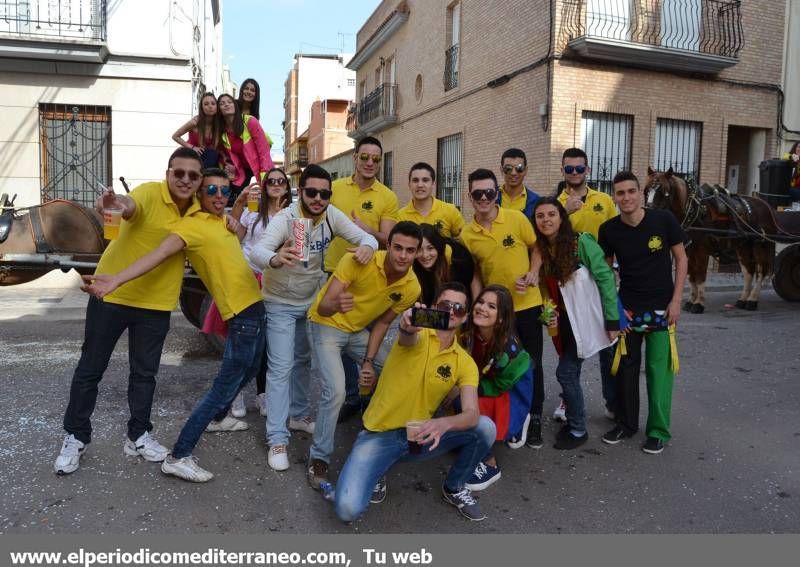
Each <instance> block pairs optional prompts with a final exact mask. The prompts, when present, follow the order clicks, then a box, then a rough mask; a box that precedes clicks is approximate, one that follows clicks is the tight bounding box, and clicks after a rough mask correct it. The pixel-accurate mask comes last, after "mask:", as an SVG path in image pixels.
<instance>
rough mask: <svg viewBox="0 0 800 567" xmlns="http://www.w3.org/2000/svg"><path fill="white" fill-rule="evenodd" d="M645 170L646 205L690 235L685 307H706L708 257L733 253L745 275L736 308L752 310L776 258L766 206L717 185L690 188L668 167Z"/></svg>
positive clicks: (694, 309) (695, 310) (700, 309)
mask: <svg viewBox="0 0 800 567" xmlns="http://www.w3.org/2000/svg"><path fill="white" fill-rule="evenodd" d="M647 173H648V176H647V184H646V185H645V202H646V204H647V206H648V207H651V208H656V209H668V210H669V211H671V212H672V213H673V214H674V215H675V218H677V219H678V222H679V223H681V226H682V227H683V229H684V230H685V231H686V232H687V234H688V235H689V238H690V242H689V244H688V245H687V248H686V254H687V256H688V259H689V284H690V287H691V295H690V297H689V300H688V301H687V302H686V303H684V309H686V310H687V311H689V312H691V313H702V312H703V311H704V310H705V282H706V275H707V273H708V259H709V257H711V256H713V257H715V258H717V259H719V258H720V257H722V258H724V257H726V256H731V255H733V254H735V255H736V258H737V259H738V261H739V264H740V266H741V268H742V274H743V275H744V289H743V290H742V293H741V295H740V296H739V300H738V301H737V302H736V307H738V308H740V309H747V310H750V311H754V310H756V309H757V308H758V297H759V294H760V293H761V286H762V285H763V284H764V281H765V280H766V278H768V277H770V276H771V275H772V272H773V265H774V259H775V242H774V241H773V240H771V239H769V238H766V237H765V235H766V233H771V232H772V231H771V230H770V229H769V227H772V226H773V220H774V215H773V213H772V210H771V208H770V206H769V205H768V204H767V203H766V202H765V201H763V200H761V199H758V198H755V197H740V196H738V195H730V194H729V193H728V192H727V191H726V190H725V189H724V188H721V187H718V186H715V187H711V186H709V185H705V184H704V185H703V186H702V187H700V188H696V187H694V185H692V187H689V186H688V185H687V184H686V181H684V180H683V179H682V178H680V177H678V176H677V175H675V174H674V173H673V171H672V168H670V169H669V170H668V171H666V172H657V171H653V169H651V168H648V170H647Z"/></svg>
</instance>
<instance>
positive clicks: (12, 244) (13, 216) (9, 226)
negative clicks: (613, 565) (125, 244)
mask: <svg viewBox="0 0 800 567" xmlns="http://www.w3.org/2000/svg"><path fill="white" fill-rule="evenodd" d="M105 246H106V241H105V240H104V239H103V222H102V220H101V218H100V215H99V214H98V213H97V212H95V211H93V210H91V209H87V208H86V207H84V206H81V205H79V204H78V203H74V202H72V201H64V200H60V199H59V200H55V201H49V202H47V203H45V204H43V205H37V206H33V207H25V208H19V209H15V208H14V207H13V202H12V203H9V202H8V200H7V199H6V196H5V195H3V196H2V199H1V200H0V285H3V286H6V285H15V284H20V283H25V282H29V281H31V280H35V279H36V278H38V277H41V276H43V275H45V274H46V273H47V272H49V271H51V270H53V269H55V268H58V267H60V266H59V265H44V264H35V263H31V262H24V261H23V262H19V263H16V262H14V261H11V262H2V260H3V259H4V256H6V257H7V255H9V254H31V255H38V256H43V255H44V254H59V253H60V254H72V255H75V254H77V255H82V256H84V257H85V259H86V260H87V261H88V262H92V261H94V262H97V260H98V259H99V258H100V254H102V253H103V250H104V249H105ZM78 271H80V272H81V273H93V272H94V268H93V267H89V266H87V267H85V268H82V269H79V270H78Z"/></svg>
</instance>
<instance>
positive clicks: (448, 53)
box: [444, 2, 461, 91]
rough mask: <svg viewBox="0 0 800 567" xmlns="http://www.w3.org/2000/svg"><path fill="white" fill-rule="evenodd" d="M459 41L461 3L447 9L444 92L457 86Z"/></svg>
mask: <svg viewBox="0 0 800 567" xmlns="http://www.w3.org/2000/svg"><path fill="white" fill-rule="evenodd" d="M460 39H461V3H459V2H457V3H455V4H453V5H452V6H450V7H449V8H448V9H447V49H446V50H445V52H444V90H445V91H449V90H450V89H454V88H456V87H457V86H458V51H459V41H460Z"/></svg>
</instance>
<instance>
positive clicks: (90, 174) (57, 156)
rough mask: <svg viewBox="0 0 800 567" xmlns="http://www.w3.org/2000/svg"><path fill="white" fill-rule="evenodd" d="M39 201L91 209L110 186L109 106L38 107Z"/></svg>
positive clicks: (64, 105) (62, 105)
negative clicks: (66, 202) (67, 202)
mask: <svg viewBox="0 0 800 567" xmlns="http://www.w3.org/2000/svg"><path fill="white" fill-rule="evenodd" d="M39 143H40V148H41V184H42V202H45V201H51V200H53V199H67V200H70V201H77V202H78V203H81V204H83V205H86V206H88V207H93V206H94V202H95V199H96V198H97V195H99V194H100V192H101V191H102V189H101V186H107V185H110V184H111V178H112V173H111V107H109V106H83V105H72V104H40V105H39Z"/></svg>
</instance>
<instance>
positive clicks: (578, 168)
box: [564, 165, 586, 175]
mask: <svg viewBox="0 0 800 567" xmlns="http://www.w3.org/2000/svg"><path fill="white" fill-rule="evenodd" d="M584 171H586V166H585V165H565V166H564V173H566V174H567V175H572V174H573V173H583V172H584Z"/></svg>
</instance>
